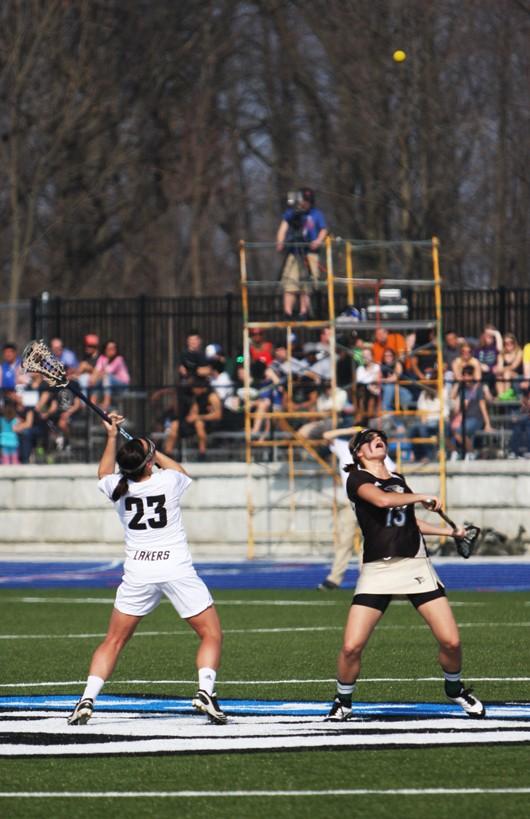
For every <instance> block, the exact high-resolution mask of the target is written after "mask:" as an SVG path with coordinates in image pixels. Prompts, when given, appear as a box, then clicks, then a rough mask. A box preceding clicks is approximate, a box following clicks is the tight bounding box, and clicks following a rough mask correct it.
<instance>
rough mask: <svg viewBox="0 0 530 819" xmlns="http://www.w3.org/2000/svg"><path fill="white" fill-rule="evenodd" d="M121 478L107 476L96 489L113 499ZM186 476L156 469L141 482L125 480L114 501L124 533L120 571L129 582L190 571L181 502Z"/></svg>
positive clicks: (158, 579) (168, 577) (187, 481)
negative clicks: (124, 489) (126, 487)
mask: <svg viewBox="0 0 530 819" xmlns="http://www.w3.org/2000/svg"><path fill="white" fill-rule="evenodd" d="M120 477H121V476H120V475H116V474H115V475H106V476H105V477H104V478H102V479H101V480H100V481H99V482H98V488H99V489H100V490H101V491H102V492H103V494H104V495H106V496H107V497H108V498H109V499H111V500H112V493H113V491H114V489H115V487H116V485H117V483H118V481H119V480H120ZM190 484H191V478H188V476H187V475H184V474H183V473H182V472H177V470H175V469H159V470H158V471H157V472H154V473H153V474H152V475H151V477H150V478H147V480H145V481H131V480H129V491H128V492H127V494H126V495H124V496H123V497H121V498H120V499H119V500H118V501H115V502H114V507H115V509H116V511H117V513H118V515H119V518H120V521H121V524H122V526H123V529H124V532H125V555H126V558H125V564H124V570H125V573H126V575H127V577H128V579H130V580H134V581H137V582H142V583H150V582H152V583H161V582H163V581H165V580H174V579H177V578H178V577H182V576H183V575H185V574H187V573H188V572H189V570H190V567H192V562H191V555H190V551H189V546H188V539H187V537H186V532H185V530H184V524H183V521H182V511H181V508H180V499H181V497H182V495H183V494H184V492H185V491H186V489H187V488H188V486H189V485H190Z"/></svg>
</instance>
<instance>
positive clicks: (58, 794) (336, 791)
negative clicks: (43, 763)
mask: <svg viewBox="0 0 530 819" xmlns="http://www.w3.org/2000/svg"><path fill="white" fill-rule="evenodd" d="M525 793H530V788H328V789H327V790H318V791H317V790H304V791H302V790H288V791H287V790H277V791H270V790H268V791H243V790H238V791H0V798H4V799H43V798H51V799H139V798H144V799H197V798H198V799H217V798H220V799H222V798H226V797H229V798H235V797H244V798H262V797H264V796H276V797H293V796H297V797H298V796H302V797H303V796H425V795H429V796H451V795H470V796H472V795H477V796H481V795H483V794H488V795H490V794H491V795H493V794H499V795H507V794H516V795H517V794H525Z"/></svg>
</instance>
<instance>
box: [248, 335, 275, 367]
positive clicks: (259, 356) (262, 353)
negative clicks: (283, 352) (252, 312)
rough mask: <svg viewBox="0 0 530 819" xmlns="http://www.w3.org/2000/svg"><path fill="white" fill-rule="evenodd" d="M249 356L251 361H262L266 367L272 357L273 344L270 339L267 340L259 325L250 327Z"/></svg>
mask: <svg viewBox="0 0 530 819" xmlns="http://www.w3.org/2000/svg"><path fill="white" fill-rule="evenodd" d="M249 350H250V358H251V359H252V361H262V362H263V364H265V366H266V367H268V366H269V364H271V363H272V359H273V358H274V346H273V344H272V341H267V340H266V339H265V337H264V335H263V330H262V329H261V328H260V327H252V328H251V330H250V346H249Z"/></svg>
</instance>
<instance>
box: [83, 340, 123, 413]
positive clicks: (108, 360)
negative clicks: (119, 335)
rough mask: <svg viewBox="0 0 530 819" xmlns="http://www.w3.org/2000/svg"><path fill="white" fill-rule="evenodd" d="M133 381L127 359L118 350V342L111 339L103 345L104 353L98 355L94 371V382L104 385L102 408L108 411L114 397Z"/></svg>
mask: <svg viewBox="0 0 530 819" xmlns="http://www.w3.org/2000/svg"><path fill="white" fill-rule="evenodd" d="M130 382H131V376H130V375H129V370H128V368H127V364H126V363H125V359H124V357H123V356H122V355H120V352H119V350H118V344H117V343H116V341H114V340H113V339H109V341H107V342H106V343H105V345H104V347H103V353H102V354H101V355H100V356H99V357H98V360H97V361H96V366H95V367H94V372H93V373H92V384H93V386H95V387H97V386H99V385H101V386H102V387H103V400H102V402H101V408H102V409H103V410H105V411H107V412H108V410H109V409H110V406H111V403H112V399H113V398H115V397H116V395H119V394H120V393H123V392H124V390H126V389H127V387H128V386H129V384H130Z"/></svg>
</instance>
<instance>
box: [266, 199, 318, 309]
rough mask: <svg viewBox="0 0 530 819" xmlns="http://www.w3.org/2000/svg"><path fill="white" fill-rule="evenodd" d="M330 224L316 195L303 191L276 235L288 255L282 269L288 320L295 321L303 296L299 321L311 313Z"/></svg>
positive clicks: (284, 300)
mask: <svg viewBox="0 0 530 819" xmlns="http://www.w3.org/2000/svg"><path fill="white" fill-rule="evenodd" d="M327 233H328V231H327V227H326V220H325V217H324V214H323V213H322V211H320V210H318V209H317V208H315V192H314V190H312V188H302V189H301V190H300V191H298V192H297V194H296V201H295V202H294V203H293V206H292V207H289V208H288V209H287V210H286V211H284V213H283V215H282V220H281V222H280V226H279V228H278V233H277V235H276V249H277V251H278V252H279V253H283V254H284V261H283V265H282V286H283V291H284V295H283V310H284V318H285V319H286V320H290V319H292V318H293V312H294V307H295V304H296V297H297V295H298V294H299V296H300V311H299V315H298V319H299V321H306V320H307V319H308V318H309V316H310V313H311V291H312V289H313V287H314V285H315V284H316V283H317V282H318V279H319V269H318V249H319V248H320V246H321V245H322V243H323V241H324V239H325V238H326V236H327Z"/></svg>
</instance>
